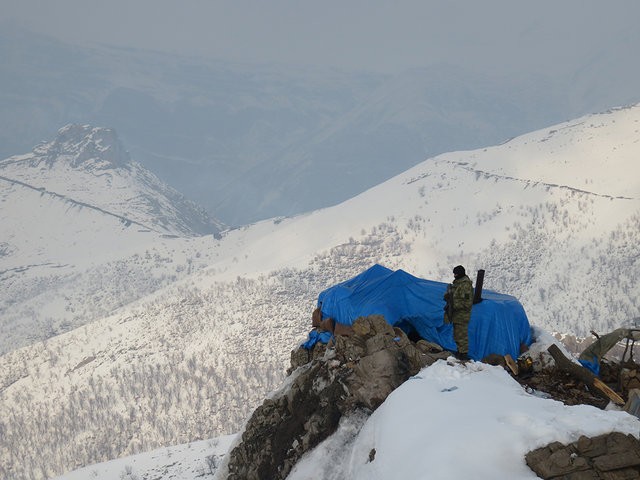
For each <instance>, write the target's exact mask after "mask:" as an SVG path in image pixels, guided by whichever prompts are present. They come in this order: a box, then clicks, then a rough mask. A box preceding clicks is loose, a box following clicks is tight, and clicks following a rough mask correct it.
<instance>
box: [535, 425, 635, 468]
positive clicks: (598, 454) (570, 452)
mask: <svg viewBox="0 0 640 480" xmlns="http://www.w3.org/2000/svg"><path fill="white" fill-rule="evenodd" d="M525 460H526V462H527V465H528V466H529V468H531V470H533V471H534V472H535V473H536V475H538V476H539V477H540V478H543V479H567V480H582V479H585V480H586V479H603V480H615V479H620V480H624V479H640V440H638V439H637V438H635V437H634V436H633V435H625V434H623V433H619V432H613V433H608V434H605V435H600V436H597V437H593V438H589V437H586V436H582V437H580V438H579V439H578V441H577V442H574V443H572V444H569V445H562V444H561V443H558V442H554V443H551V444H549V445H547V446H546V447H542V448H538V449H536V450H533V451H531V452H529V453H528V454H527V455H526V456H525Z"/></svg>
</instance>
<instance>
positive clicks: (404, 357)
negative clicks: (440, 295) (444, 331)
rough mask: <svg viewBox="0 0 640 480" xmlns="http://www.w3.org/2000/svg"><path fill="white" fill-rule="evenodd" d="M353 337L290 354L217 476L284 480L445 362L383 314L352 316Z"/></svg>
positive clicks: (435, 348)
mask: <svg viewBox="0 0 640 480" xmlns="http://www.w3.org/2000/svg"><path fill="white" fill-rule="evenodd" d="M353 331H354V333H353V334H352V335H348V336H343V335H337V336H335V337H334V338H335V340H334V341H332V343H330V344H329V345H327V346H325V345H323V344H316V345H315V347H314V348H313V350H310V351H309V350H305V349H304V348H302V347H301V348H299V349H297V350H294V351H293V352H292V362H291V364H292V369H291V374H290V376H289V379H288V381H287V383H286V385H285V386H284V387H283V388H282V389H281V390H280V391H279V392H277V393H276V394H274V395H273V396H272V397H271V398H268V399H267V400H265V401H264V403H263V404H262V405H261V406H260V407H258V408H257V409H256V411H255V412H254V413H253V415H252V416H251V418H250V419H249V421H248V423H247V425H246V427H245V430H244V432H243V433H242V435H241V440H240V442H239V443H238V444H237V445H236V446H235V448H233V449H232V450H231V452H230V453H229V455H228V457H227V459H226V463H225V464H224V465H223V466H222V468H221V470H220V471H219V472H218V474H217V476H216V478H219V479H222V478H225V479H229V480H240V479H242V480H259V479H265V478H269V479H273V480H277V479H284V478H286V477H287V475H288V474H289V472H290V471H291V469H292V468H293V466H294V465H295V464H296V462H297V461H298V460H299V459H300V458H301V457H302V455H304V453H306V452H308V451H310V450H311V449H313V448H314V447H315V446H316V445H318V444H319V443H320V442H321V441H322V440H324V439H325V438H327V437H328V436H329V435H331V434H332V433H333V432H334V431H335V430H336V428H337V426H338V423H339V421H340V419H341V418H342V417H343V416H345V415H349V414H355V413H361V412H362V413H364V414H365V415H366V414H370V413H371V412H373V411H374V410H375V409H376V408H377V407H378V406H380V405H381V404H382V402H383V401H384V400H385V398H387V396H388V395H389V394H390V393H391V392H392V391H393V390H394V389H396V388H397V387H398V386H400V385H401V384H402V383H403V382H404V381H405V380H407V379H408V378H409V377H410V376H412V375H415V374H416V373H418V371H420V369H421V368H423V367H425V366H426V365H430V364H431V363H433V362H435V361H436V360H437V359H439V358H446V357H448V356H449V355H450V353H449V352H443V351H442V349H441V348H439V347H438V346H437V345H433V344H429V343H427V342H425V341H424V340H421V341H419V342H417V343H414V342H412V341H411V340H409V339H408V338H407V336H406V335H405V334H404V332H402V331H401V330H400V329H398V328H393V327H391V326H390V325H389V324H388V323H387V322H386V321H385V320H384V318H383V317H381V316H371V317H367V318H360V319H358V320H357V321H356V322H355V323H354V325H353Z"/></svg>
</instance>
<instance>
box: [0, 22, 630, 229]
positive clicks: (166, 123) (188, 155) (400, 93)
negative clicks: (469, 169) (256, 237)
mask: <svg viewBox="0 0 640 480" xmlns="http://www.w3.org/2000/svg"><path fill="white" fill-rule="evenodd" d="M633 38H634V37H633V36H631V37H630V38H628V39H626V40H624V41H626V42H631V43H633ZM621 41H623V40H622V39H621V38H601V39H600V40H599V45H598V50H597V51H596V50H594V58H593V59H591V60H590V61H589V63H588V64H587V65H585V66H584V68H582V69H581V70H580V71H579V72H577V73H576V74H575V75H572V76H570V77H568V78H567V77H565V76H559V75H555V76H553V77H552V76H545V75H540V76H539V77H532V76H525V75H522V76H518V75H512V76H502V75H498V74H497V73H494V72H491V71H490V73H484V74H483V73H479V72H478V71H477V70H473V71H472V70H469V69H468V68H464V67H456V66H452V65H443V64H438V65H432V66H430V67H429V68H425V69H417V70H410V71H399V72H396V73H395V74H394V75H379V74H370V73H353V72H339V71H334V70H326V69H320V68H316V69H311V68H299V67H291V66H282V65H241V64H232V63H228V62H219V61H211V60H207V59H201V58H191V57H180V56H172V55H163V54H159V53H155V52H146V51H137V50H131V49H124V48H106V47H104V46H96V45H87V46H86V47H85V48H79V47H72V46H69V45H66V44H64V43H61V42H59V41H56V40H54V39H51V38H47V37H44V36H41V35H38V34H37V33H34V32H26V31H23V30H19V29H17V28H15V27H10V26H3V28H2V29H0V56H1V57H2V59H3V62H2V63H0V158H4V157H6V156H9V155H14V154H17V153H21V152H24V151H26V150H27V149H28V148H31V146H32V145H33V144H35V143H36V142H38V141H40V140H41V139H42V138H50V136H51V135H53V134H54V132H55V131H56V130H57V129H58V128H59V127H60V125H64V124H66V123H70V122H73V123H80V124H84V123H89V124H96V125H109V126H112V127H114V128H115V129H116V130H117V131H118V132H119V135H121V137H122V139H123V141H124V142H125V144H126V145H127V148H128V149H129V150H130V151H131V153H132V156H133V157H134V158H135V159H136V160H137V161H138V162H140V163H142V164H143V165H145V166H146V167H148V168H149V169H151V170H152V171H153V172H154V173H156V174H157V175H158V176H159V177H160V178H162V179H163V180H164V181H166V182H167V183H169V184H170V185H172V186H173V187H175V188H177V189H178V190H179V191H181V192H183V193H184V194H185V195H187V196H189V198H191V199H193V200H195V201H197V202H198V203H199V204H201V205H203V206H204V207H205V208H206V209H207V210H208V211H209V212H212V214H213V215H214V216H215V217H216V218H220V219H221V220H222V221H224V222H225V223H227V224H229V225H243V224H247V223H249V222H255V221H257V220H261V219H265V218H270V217H274V216H283V215H292V214H297V213H301V212H306V211H310V210H313V209H318V208H322V207H326V206H329V205H335V204H337V203H339V202H341V201H344V200H346V199H348V198H351V197H353V196H354V195H356V194H357V193H360V192H362V191H363V190H365V189H367V188H370V187H373V186H375V185H377V184H378V183H380V182H383V181H385V180H387V179H388V178H389V177H390V176H393V175H396V174H398V173H401V172H403V171H405V170H406V169H407V168H410V167H412V166H414V165H416V164H418V163H420V162H421V161H422V160H424V159H425V158H427V157H431V156H435V155H437V154H440V153H443V152H449V151H454V150H461V149H473V148H479V147H483V146H486V145H492V144H495V143H498V142H502V141H504V140H505V139H507V138H510V137H513V136H516V135H520V134H523V133H525V132H529V131H532V130H535V129H538V128H542V127H545V126H547V125H550V124H554V123H557V122H560V121H563V120H566V119H568V118H573V117H577V116H580V115H584V114H586V113H590V112H594V111H600V110H602V109H605V108H608V107H609V106H611V105H624V104H629V103H632V102H637V101H640V98H639V97H638V93H637V91H636V89H635V85H636V84H637V83H638V82H637V81H636V82H635V83H634V82H633V79H634V78H636V79H638V77H639V74H640V70H639V69H638V68H637V67H636V63H635V62H634V61H633V60H634V59H627V58H625V57H624V55H623V54H622V53H619V52H628V51H629V48H628V47H627V46H625V45H626V44H623V48H617V47H619V42H621ZM616 52H618V53H616ZM455 61H456V60H455V59H452V62H455ZM623 66H626V68H622V67H623ZM616 71H624V72H625V74H626V75H625V76H621V77H620V78H623V79H624V81H616V79H615V78H613V77H614V75H612V73H611V72H616ZM613 83H615V86H616V88H610V85H612V84H613Z"/></svg>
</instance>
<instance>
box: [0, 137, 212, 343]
mask: <svg viewBox="0 0 640 480" xmlns="http://www.w3.org/2000/svg"><path fill="white" fill-rule="evenodd" d="M0 199H1V200H2V208H1V209H0V221H1V223H2V237H1V238H0V278H2V284H3V289H2V292H1V293H0V318H2V320H1V322H0V324H1V325H2V328H3V330H4V331H6V332H7V334H6V335H3V338H2V340H1V341H0V352H4V351H6V350H7V349H8V348H16V347H18V346H22V345H24V344H25V340H26V338H25V335H28V336H29V337H30V338H31V340H37V339H44V338H47V337H48V336H51V335H52V334H54V333H60V332H62V331H67V330H69V329H71V328H73V327H76V326H78V325H81V324H84V323H87V322H89V321H91V320H94V319H97V318H100V317H102V316H104V315H105V314H106V313H108V312H110V311H112V310H113V309H114V308H116V307H118V306H120V305H122V304H124V303H127V300H128V301H131V300H134V299H136V298H138V296H140V295H143V294H146V293H149V292H151V291H153V290H154V289H156V288H158V285H157V284H158V283H160V284H166V283H168V282H167V280H169V278H167V279H165V280H164V281H163V280H161V278H160V277H161V276H165V277H169V276H170V275H171V274H174V275H175V272H170V273H169V272H166V271H165V272H164V273H163V274H162V275H158V274H159V272H156V273H157V274H152V275H149V274H148V272H144V270H145V269H146V267H144V268H139V269H138V272H137V273H134V271H135V270H136V267H135V262H131V261H125V259H127V258H128V255H130V254H131V253H132V252H131V250H132V249H133V250H134V251H135V252H134V253H135V254H136V255H137V254H140V253H144V250H142V251H141V247H142V246H143V245H147V244H148V243H149V242H150V241H151V239H153V238H157V237H163V236H164V237H176V236H180V237H199V236H201V235H203V234H206V233H211V234H218V233H219V232H220V229H221V227H222V225H221V224H220V223H219V222H217V221H215V220H213V219H211V218H209V216H208V215H207V214H206V212H205V211H204V210H203V209H202V208H200V207H198V206H196V205H195V204H193V202H190V201H188V200H186V199H185V198H184V197H183V196H182V195H181V194H179V193H178V192H177V191H175V190H174V189H172V188H171V187H169V186H167V185H166V184H165V183H163V182H161V181H160V180H159V179H158V178H157V177H156V176H155V175H154V174H153V173H151V172H150V171H148V170H147V169H145V168H144V167H143V166H141V165H140V164H139V163H136V162H134V161H132V160H131V159H130V157H129V154H128V153H127V151H126V150H125V149H124V147H123V146H122V144H121V143H120V141H119V140H118V138H117V136H116V134H115V132H114V131H113V130H110V129H105V128H95V127H91V126H86V125H85V126H80V125H68V126H66V127H64V128H62V129H61V130H60V131H59V133H58V135H57V137H56V138H55V139H54V140H53V141H51V142H48V143H44V144H41V145H39V146H37V147H36V148H34V150H33V152H32V153H29V154H26V155H19V156H14V157H10V158H8V159H6V160H3V161H0ZM109 262H116V263H119V264H120V270H119V271H118V272H117V273H116V272H113V274H108V273H107V274H105V273H104V272H102V273H101V268H102V265H104V264H106V263H109ZM138 263H139V262H138ZM169 263H171V262H169ZM173 268H175V265H173ZM114 291H115V292H117V293H113V292H114ZM125 292H128V293H125ZM114 295H115V298H114ZM69 297H75V298H76V300H74V301H69Z"/></svg>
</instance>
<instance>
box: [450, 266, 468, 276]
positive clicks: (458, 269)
mask: <svg viewBox="0 0 640 480" xmlns="http://www.w3.org/2000/svg"><path fill="white" fill-rule="evenodd" d="M453 274H454V275H465V271H464V267H463V266H462V265H458V266H457V267H455V268H454V269H453Z"/></svg>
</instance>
